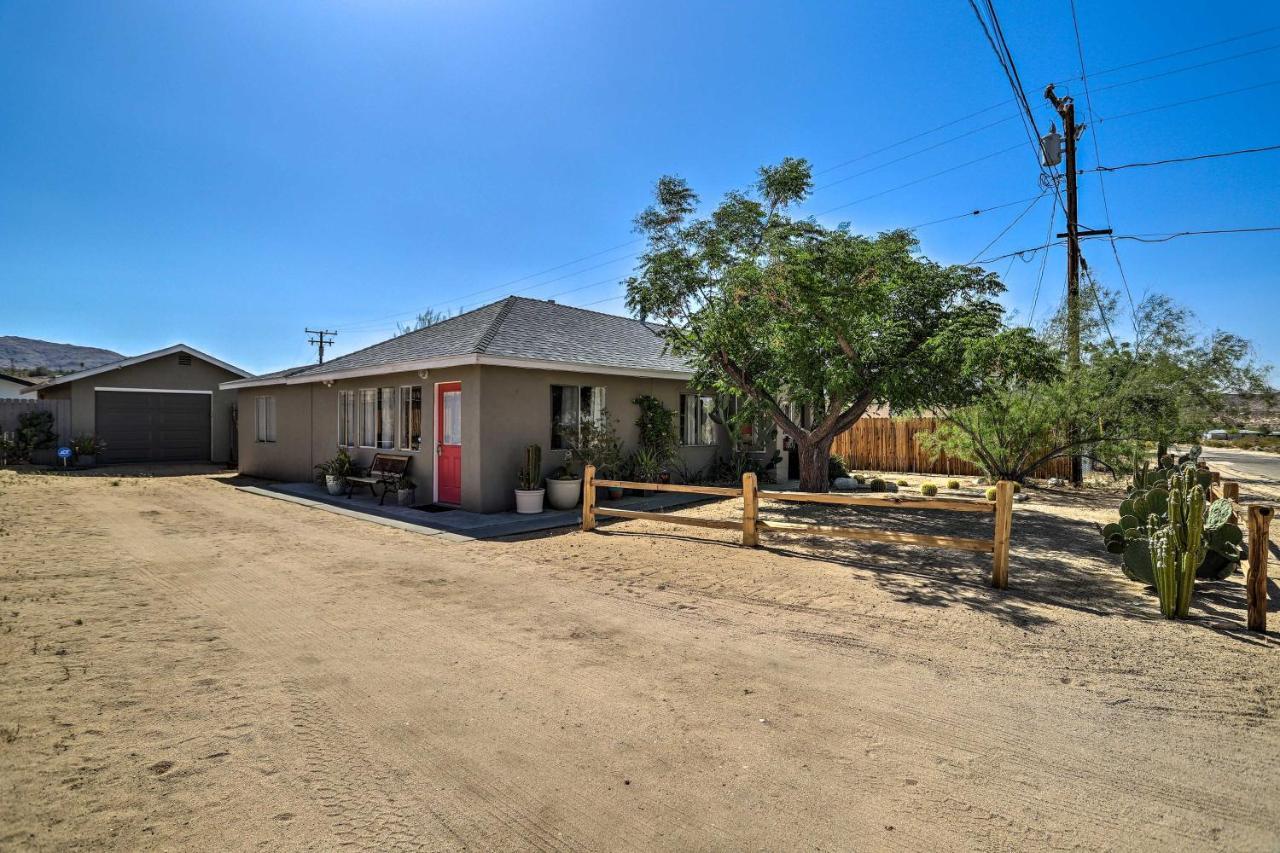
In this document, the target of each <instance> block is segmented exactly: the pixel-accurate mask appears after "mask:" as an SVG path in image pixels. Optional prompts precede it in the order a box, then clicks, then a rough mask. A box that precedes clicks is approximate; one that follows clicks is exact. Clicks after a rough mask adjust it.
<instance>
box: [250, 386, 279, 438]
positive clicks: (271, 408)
mask: <svg viewBox="0 0 1280 853" xmlns="http://www.w3.org/2000/svg"><path fill="white" fill-rule="evenodd" d="M253 424H254V428H255V429H256V430H257V438H258V441H275V440H276V398H275V397H258V398H257V399H256V400H255V401H254V419H253Z"/></svg>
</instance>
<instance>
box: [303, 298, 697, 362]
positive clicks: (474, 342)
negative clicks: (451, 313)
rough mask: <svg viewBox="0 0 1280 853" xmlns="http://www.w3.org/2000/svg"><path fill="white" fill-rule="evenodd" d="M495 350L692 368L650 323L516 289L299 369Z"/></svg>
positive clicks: (559, 359) (541, 357)
mask: <svg viewBox="0 0 1280 853" xmlns="http://www.w3.org/2000/svg"><path fill="white" fill-rule="evenodd" d="M465 355H488V356H494V357H499V358H515V359H531V360H536V361H551V362H564V363H566V364H573V365H589V366H593V367H600V368H605V369H610V368H612V369H627V370H653V371H664V372H666V371H674V372H678V373H690V372H692V371H691V370H690V367H689V365H688V363H687V362H685V361H684V360H683V359H680V358H677V357H675V356H673V355H671V354H670V353H668V352H667V351H666V345H665V343H664V342H663V340H662V338H661V337H660V336H659V335H658V333H657V332H656V331H655V330H654V328H652V327H651V326H650V325H649V324H647V323H642V322H640V321H639V320H633V319H631V318H630V317H619V316H617V315H615V314H602V313H600V312H598V311H588V310H586V309H583V308H574V307H573V306H570V305H560V304H557V303H555V302H547V301H544V300H541V299H528V298H525V297H522V296H508V297H507V298H506V299H503V300H500V301H498V302H493V303H491V304H489V305H485V306H484V307H483V308H477V309H476V310H474V311H469V312H467V313H466V314H459V315H458V316H456V317H450V318H449V319H448V320H444V321H443V322H440V323H437V324H435V325H434V326H428V327H426V328H425V329H419V330H417V331H415V332H410V333H408V334H407V335H400V336H399V337H395V338H392V339H390V340H387V341H382V342H381V343H377V344H374V345H373V346H370V347H366V348H364V349H362V350H357V351H356V352H353V353H350V354H348V355H344V356H342V357H340V358H335V359H333V360H332V361H329V362H326V363H325V364H323V365H314V366H312V367H309V368H307V369H305V370H301V371H298V372H297V373H294V374H291V378H298V379H302V378H307V377H313V376H314V377H317V378H320V377H323V376H325V375H326V374H330V373H338V372H346V371H352V370H360V369H362V368H370V369H373V368H382V367H386V366H389V365H395V364H399V363H402V362H417V361H424V360H427V359H432V358H446V357H451V356H465Z"/></svg>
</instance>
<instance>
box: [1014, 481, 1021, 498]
mask: <svg viewBox="0 0 1280 853" xmlns="http://www.w3.org/2000/svg"><path fill="white" fill-rule="evenodd" d="M1020 491H1022V484H1021V483H1019V482H1017V481H1014V484H1013V493H1014V494H1015V495H1016V494H1017V493H1018V492H1020Z"/></svg>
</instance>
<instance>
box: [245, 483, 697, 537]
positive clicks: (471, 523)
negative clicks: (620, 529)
mask: <svg viewBox="0 0 1280 853" xmlns="http://www.w3.org/2000/svg"><path fill="white" fill-rule="evenodd" d="M237 488H239V489H240V491H242V492H248V493H249V494H253V495H261V496H263V497H268V498H275V499H277V500H284V501H289V502H290V503H296V504H300V505H302V506H309V507H313V508H315V509H322V510H325V511H327V512H332V513H336V514H338V515H345V516H348V517H351V518H360V519H363V520H365V521H372V522H374V523H375V524H382V525H385V526H387V527H397V528H400V529H401V530H408V531H410V532H412V533H421V534H424V535H427V536H439V537H440V538H441V539H442V540H443V541H449V542H470V541H472V540H473V539H496V538H499V537H502V536H519V535H521V534H525V533H537V532H539V531H543V530H556V529H559V528H564V527H576V526H578V525H579V524H581V523H582V510H581V507H577V508H574V509H566V510H557V509H547V510H545V511H543V512H541V513H538V514H537V515H520V514H518V513H515V512H492V513H481V512H467V511H465V510H460V509H451V510H444V511H442V512H428V511H426V510H421V509H415V508H413V507H409V506H399V505H396V504H394V503H392V501H394V500H395V496H394V495H389V496H388V498H387V501H388V502H387V503H385V504H384V505H382V506H378V499H377V498H374V497H370V496H369V495H367V494H362V495H356V496H355V497H352V498H348V497H346V496H345V495H342V496H338V497H334V496H333V495H330V494H329V493H328V492H327V491H325V489H324V488H323V487H321V486H317V485H316V484H314V483H276V484H271V485H262V486H238V487H237ZM705 500H708V498H707V497H706V496H702V495H686V494H676V493H665V492H664V493H659V494H653V495H647V496H644V495H631V496H628V497H624V498H623V499H622V500H618V501H607V502H605V503H606V504H607V505H608V506H611V507H617V508H619V509H635V510H644V511H650V512H653V511H662V510H667V509H672V508H674V507H680V506H687V505H689V504H694V503H698V502H700V501H705ZM602 521H604V519H602Z"/></svg>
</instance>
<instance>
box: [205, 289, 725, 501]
mask: <svg viewBox="0 0 1280 853" xmlns="http://www.w3.org/2000/svg"><path fill="white" fill-rule="evenodd" d="M692 375H693V374H692V371H691V370H690V369H689V365H688V364H686V363H685V362H684V361H682V360H681V359H678V358H676V357H674V356H673V355H671V354H670V353H668V352H667V351H666V347H665V345H664V342H663V340H662V338H661V337H660V336H659V335H658V334H657V333H656V332H655V330H654V329H653V328H651V327H650V326H648V325H647V324H645V323H642V322H640V321H637V320H634V319H631V318H628V317H619V316H616V315H612V314H602V313H599V312H596V311H588V310H585V309H581V308H573V307H570V306H566V305H559V304H557V303H555V302H548V301H543V300H538V299H527V298H523V297H517V296H511V297H507V298H506V299H502V300H500V301H498V302H494V303H491V304H489V305H486V306H484V307H482V308H477V309H476V310H474V311H470V312H468V313H465V314H461V315H458V316H456V317H452V318H450V319H448V320H445V321H443V322H440V323H437V324H436V325H433V326H428V327H427V328H424V329H419V330H417V331H414V332H410V333H408V334H405V335H401V336H399V337H396V338H392V339H390V340H387V341H383V342H381V343H378V344H375V345H373V346H370V347H367V348H365V349H362V350H359V351H357V352H354V353H351V354H349V355H345V356H342V357H340V358H336V359H334V360H332V361H330V362H327V363H325V364H323V365H310V366H306V367H295V368H291V369H288V370H282V371H278V372H276V373H271V374H265V375H262V376H254V377H250V378H247V379H235V380H232V381H228V382H224V383H223V384H222V388H223V390H224V391H228V392H234V393H236V394H237V395H238V404H237V405H238V408H239V411H240V416H239V462H240V471H241V472H242V473H244V474H249V475H252V476H256V477H263V478H267V479H274V480H284V481H295V482H297V481H309V480H311V479H312V476H313V471H314V466H315V465H317V464H318V463H320V462H322V461H324V460H326V459H329V458H331V457H332V456H333V455H334V453H335V452H336V451H337V449H338V448H339V447H345V448H347V449H348V451H349V452H350V453H351V454H352V456H354V457H355V458H356V460H357V462H358V463H360V464H362V465H367V464H368V463H369V462H370V461H371V460H372V457H373V455H374V454H375V453H376V452H378V451H379V450H383V451H385V452H394V453H405V454H408V455H410V456H411V457H412V462H411V465H410V469H409V476H410V477H411V478H412V479H413V480H414V481H415V482H416V483H417V485H418V495H419V500H420V501H422V502H423V503H428V502H430V503H439V504H446V505H454V506H459V507H461V508H462V509H466V510H471V511H474V512H498V511H503V510H508V509H511V508H512V507H513V506H514V493H513V489H514V488H515V483H516V475H517V472H518V470H519V467H520V464H521V462H522V459H523V453H524V448H525V447H526V446H527V445H530V444H538V445H541V447H542V448H543V474H544V476H545V475H546V474H549V473H551V472H552V471H553V470H554V469H555V468H556V467H558V466H559V465H561V464H562V463H563V462H564V459H565V451H564V448H563V447H562V441H561V438H560V436H561V435H562V434H563V432H564V431H565V430H572V429H575V428H576V426H577V424H579V423H580V422H582V421H583V420H584V419H586V418H598V417H599V416H600V415H601V414H602V413H603V412H604V411H605V410H607V411H608V413H609V416H610V418H611V419H612V420H613V421H614V422H615V425H616V428H617V430H618V434H619V436H620V437H621V439H622V441H623V443H624V445H625V446H626V447H627V448H628V449H634V448H635V447H636V446H637V444H638V430H637V427H636V425H635V421H636V418H637V417H638V415H639V410H638V407H637V406H636V405H635V404H634V403H633V402H632V401H633V400H634V399H635V398H637V397H639V396H641V395H651V396H653V397H656V398H658V399H659V400H661V401H662V402H663V403H664V404H665V405H666V406H667V407H668V408H669V409H670V410H672V411H673V412H675V413H677V416H678V418H679V424H680V435H681V443H682V446H681V449H680V453H681V455H682V457H683V458H684V459H685V461H686V463H687V464H689V465H690V466H691V467H695V468H700V467H703V466H705V465H707V464H709V463H710V462H711V461H713V459H714V458H715V457H716V456H717V454H719V453H722V452H723V451H724V450H725V449H727V448H728V445H729V437H728V435H727V433H726V431H725V430H724V429H723V428H722V427H721V426H719V425H718V424H716V423H714V422H713V421H712V420H711V417H710V415H711V406H710V401H709V400H708V399H707V398H705V397H699V396H698V395H696V394H693V393H692V392H691V391H690V389H689V380H690V379H691V378H692Z"/></svg>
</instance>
